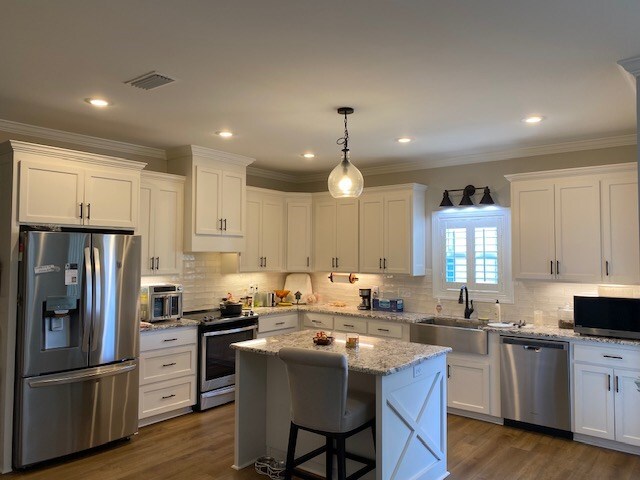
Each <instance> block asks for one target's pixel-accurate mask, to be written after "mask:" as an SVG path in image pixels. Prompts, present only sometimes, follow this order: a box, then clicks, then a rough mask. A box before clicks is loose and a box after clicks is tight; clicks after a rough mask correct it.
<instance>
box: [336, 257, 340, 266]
mask: <svg viewBox="0 0 640 480" xmlns="http://www.w3.org/2000/svg"><path fill="white" fill-rule="evenodd" d="M336 268H340V267H339V266H338V257H336Z"/></svg>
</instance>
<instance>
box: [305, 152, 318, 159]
mask: <svg viewBox="0 0 640 480" xmlns="http://www.w3.org/2000/svg"><path fill="white" fill-rule="evenodd" d="M302 156H303V157H304V158H315V154H313V153H311V152H307V153H303V154H302Z"/></svg>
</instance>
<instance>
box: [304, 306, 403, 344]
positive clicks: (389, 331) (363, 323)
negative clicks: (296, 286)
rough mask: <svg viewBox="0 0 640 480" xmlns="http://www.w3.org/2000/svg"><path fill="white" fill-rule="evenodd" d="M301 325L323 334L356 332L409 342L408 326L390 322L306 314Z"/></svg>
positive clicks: (323, 314)
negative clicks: (322, 331) (320, 331)
mask: <svg viewBox="0 0 640 480" xmlns="http://www.w3.org/2000/svg"><path fill="white" fill-rule="evenodd" d="M302 324H303V326H304V327H305V328H315V329H318V330H324V331H325V332H326V331H334V330H335V331H338V332H356V333H359V334H360V335H370V336H373V337H387V338H395V339H398V340H404V341H407V342H408V341H409V324H403V323H398V322H394V321H391V320H388V321H387V320H376V319H372V318H369V317H354V316H350V315H349V316H347V315H331V314H326V313H310V312H307V313H305V314H304V316H303V319H302Z"/></svg>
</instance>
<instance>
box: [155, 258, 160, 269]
mask: <svg viewBox="0 0 640 480" xmlns="http://www.w3.org/2000/svg"><path fill="white" fill-rule="evenodd" d="M156 270H160V257H156Z"/></svg>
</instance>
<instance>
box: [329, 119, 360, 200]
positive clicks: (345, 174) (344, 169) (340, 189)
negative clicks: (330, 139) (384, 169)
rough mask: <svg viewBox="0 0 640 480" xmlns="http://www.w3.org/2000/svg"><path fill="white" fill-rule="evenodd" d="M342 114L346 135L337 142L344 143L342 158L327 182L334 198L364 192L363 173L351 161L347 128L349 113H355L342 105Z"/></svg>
mask: <svg viewBox="0 0 640 480" xmlns="http://www.w3.org/2000/svg"><path fill="white" fill-rule="evenodd" d="M338 113H339V114H340V115H344V137H342V138H339V139H338V141H337V142H336V143H337V144H338V145H343V148H342V160H341V161H340V163H339V164H338V165H336V167H335V168H334V169H333V170H332V171H331V173H330V174H329V179H328V181H327V184H328V186H329V193H330V194H331V196H332V197H333V198H356V197H359V196H360V194H361V193H362V188H363V187H364V178H362V173H360V170H358V169H357V168H356V167H355V166H354V165H353V164H352V163H351V162H350V161H349V130H348V129H347V115H351V114H352V113H353V108H351V107H340V108H339V109H338Z"/></svg>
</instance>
